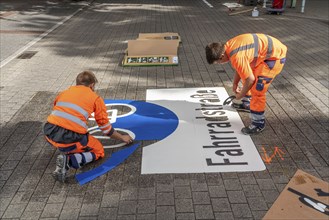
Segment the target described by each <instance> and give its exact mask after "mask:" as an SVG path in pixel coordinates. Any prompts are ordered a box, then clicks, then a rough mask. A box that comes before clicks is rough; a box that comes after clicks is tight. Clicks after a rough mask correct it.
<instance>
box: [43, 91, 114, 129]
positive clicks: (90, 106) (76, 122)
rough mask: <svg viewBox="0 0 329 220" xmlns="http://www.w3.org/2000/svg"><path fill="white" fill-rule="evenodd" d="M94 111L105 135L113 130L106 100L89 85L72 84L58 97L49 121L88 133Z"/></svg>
mask: <svg viewBox="0 0 329 220" xmlns="http://www.w3.org/2000/svg"><path fill="white" fill-rule="evenodd" d="M93 112H94V113H95V120H96V122H97V124H98V126H99V128H100V129H101V130H102V132H103V133H104V134H105V135H107V134H109V133H110V132H111V131H112V132H113V129H112V125H111V124H110V122H109V119H108V114H107V112H106V106H105V104H104V100H103V99H102V98H101V97H99V96H98V95H97V94H96V93H95V92H93V91H92V90H91V89H90V88H89V87H87V86H83V85H78V86H71V87H70V88H69V89H67V90H65V91H63V92H61V93H60V94H59V95H58V96H57V97H56V99H55V101H54V107H53V111H52V112H51V114H50V115H49V116H48V118H47V121H48V122H49V123H52V124H54V125H58V126H60V127H63V128H65V129H68V130H71V131H74V132H76V133H79V134H86V133H87V129H88V127H87V120H88V118H89V117H90V116H91V113H93Z"/></svg>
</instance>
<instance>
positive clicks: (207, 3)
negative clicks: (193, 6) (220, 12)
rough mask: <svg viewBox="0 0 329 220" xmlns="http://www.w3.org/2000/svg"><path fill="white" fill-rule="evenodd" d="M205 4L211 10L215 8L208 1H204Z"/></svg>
mask: <svg viewBox="0 0 329 220" xmlns="http://www.w3.org/2000/svg"><path fill="white" fill-rule="evenodd" d="M202 1H203V2H204V3H206V5H208V6H209V7H210V8H213V7H214V6H212V5H211V4H210V3H209V2H207V0H202Z"/></svg>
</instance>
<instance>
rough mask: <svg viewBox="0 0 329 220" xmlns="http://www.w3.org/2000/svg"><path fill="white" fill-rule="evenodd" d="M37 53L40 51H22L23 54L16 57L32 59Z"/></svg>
mask: <svg viewBox="0 0 329 220" xmlns="http://www.w3.org/2000/svg"><path fill="white" fill-rule="evenodd" d="M36 53H38V51H25V52H24V53H22V54H21V55H19V56H18V57H16V58H17V59H31V58H32V57H33V56H34V55H35V54H36Z"/></svg>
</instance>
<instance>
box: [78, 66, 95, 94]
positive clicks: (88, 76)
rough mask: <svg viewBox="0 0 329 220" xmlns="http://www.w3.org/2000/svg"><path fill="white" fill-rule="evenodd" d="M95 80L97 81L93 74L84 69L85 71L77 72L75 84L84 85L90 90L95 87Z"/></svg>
mask: <svg viewBox="0 0 329 220" xmlns="http://www.w3.org/2000/svg"><path fill="white" fill-rule="evenodd" d="M97 82H98V81H97V78H96V76H95V74H94V73H93V72H91V71H88V70H85V71H83V72H81V73H79V74H78V76H77V78H76V84H77V85H84V86H87V87H89V88H91V89H92V90H94V89H95V85H96V83H97Z"/></svg>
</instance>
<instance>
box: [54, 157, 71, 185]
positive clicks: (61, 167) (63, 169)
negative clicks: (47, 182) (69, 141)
mask: <svg viewBox="0 0 329 220" xmlns="http://www.w3.org/2000/svg"><path fill="white" fill-rule="evenodd" d="M68 163H69V158H68V156H67V155H64V154H60V155H58V156H57V159H56V170H55V171H54V172H53V177H54V179H55V180H57V181H60V182H62V183H64V182H65V178H66V173H67V171H68V170H69V168H70V167H69V165H68Z"/></svg>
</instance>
